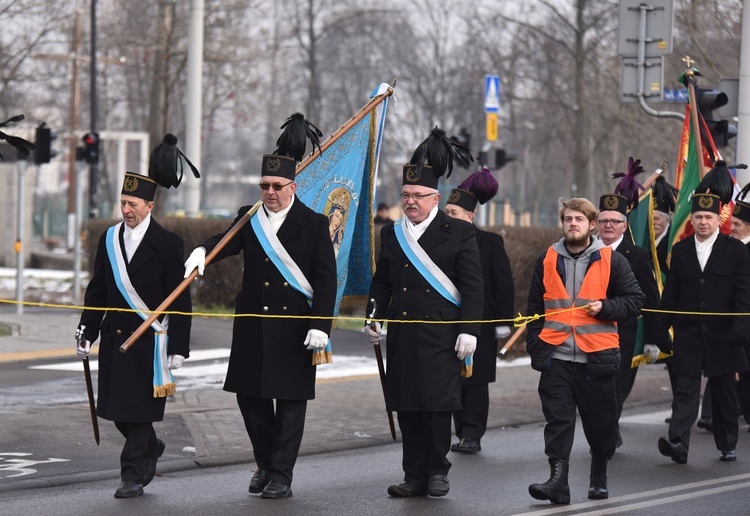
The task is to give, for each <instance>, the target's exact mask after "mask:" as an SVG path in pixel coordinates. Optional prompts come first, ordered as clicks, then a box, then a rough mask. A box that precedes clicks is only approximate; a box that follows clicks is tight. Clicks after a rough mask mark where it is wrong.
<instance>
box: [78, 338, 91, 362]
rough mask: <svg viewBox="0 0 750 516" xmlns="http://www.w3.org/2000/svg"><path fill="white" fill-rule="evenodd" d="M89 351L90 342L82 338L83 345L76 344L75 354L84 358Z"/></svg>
mask: <svg viewBox="0 0 750 516" xmlns="http://www.w3.org/2000/svg"><path fill="white" fill-rule="evenodd" d="M89 353H91V342H89V341H87V340H84V341H83V347H81V346H79V345H77V344H76V355H78V356H79V357H80V358H86V357H87V356H89Z"/></svg>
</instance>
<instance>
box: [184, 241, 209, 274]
mask: <svg viewBox="0 0 750 516" xmlns="http://www.w3.org/2000/svg"><path fill="white" fill-rule="evenodd" d="M196 267H198V276H203V269H205V268H206V250H205V249H204V248H202V247H196V248H195V249H193V252H192V253H190V256H188V259H187V260H186V261H185V276H184V277H185V278H187V277H188V276H190V273H191V272H193V269H195V268H196Z"/></svg>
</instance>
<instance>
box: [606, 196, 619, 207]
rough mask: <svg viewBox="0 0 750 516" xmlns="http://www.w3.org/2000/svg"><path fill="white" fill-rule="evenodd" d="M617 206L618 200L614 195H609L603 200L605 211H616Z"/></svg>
mask: <svg viewBox="0 0 750 516" xmlns="http://www.w3.org/2000/svg"><path fill="white" fill-rule="evenodd" d="M619 204H620V201H619V199H617V197H615V196H614V195H609V196H607V197H605V198H604V207H605V208H607V210H616V209H617V206H618V205H619Z"/></svg>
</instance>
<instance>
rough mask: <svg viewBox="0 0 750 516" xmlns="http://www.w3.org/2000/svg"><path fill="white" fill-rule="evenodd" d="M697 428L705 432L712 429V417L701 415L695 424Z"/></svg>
mask: <svg viewBox="0 0 750 516" xmlns="http://www.w3.org/2000/svg"><path fill="white" fill-rule="evenodd" d="M696 426H697V427H698V428H702V429H703V430H705V431H706V432H713V431H714V419H713V418H712V417H702V418H700V419H699V420H698V423H697V425H696Z"/></svg>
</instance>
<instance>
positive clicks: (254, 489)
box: [247, 468, 271, 494]
mask: <svg viewBox="0 0 750 516" xmlns="http://www.w3.org/2000/svg"><path fill="white" fill-rule="evenodd" d="M270 481H271V479H270V478H268V471H266V470H264V469H260V468H258V469H256V470H255V473H253V476H252V478H251V479H250V487H248V488H247V490H248V492H250V493H253V494H257V493H260V492H261V491H263V489H264V488H265V487H266V486H267V485H268V483H269V482H270Z"/></svg>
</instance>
